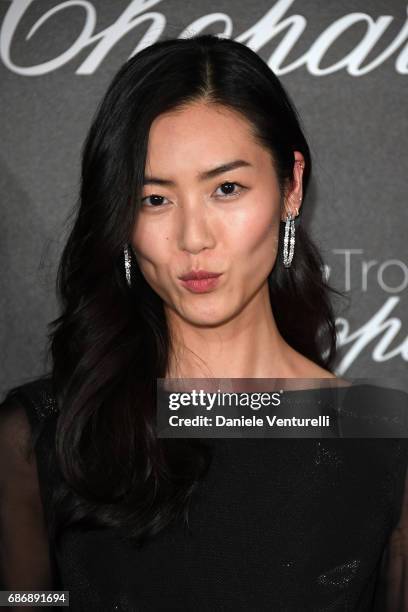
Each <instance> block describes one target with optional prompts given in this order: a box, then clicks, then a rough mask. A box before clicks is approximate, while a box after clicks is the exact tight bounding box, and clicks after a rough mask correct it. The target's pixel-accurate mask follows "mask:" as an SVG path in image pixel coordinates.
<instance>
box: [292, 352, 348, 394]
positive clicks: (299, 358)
mask: <svg viewBox="0 0 408 612" xmlns="http://www.w3.org/2000/svg"><path fill="white" fill-rule="evenodd" d="M293 363H294V367H295V369H296V378H305V379H316V378H319V379H320V378H321V379H323V378H325V379H326V378H327V379H331V380H332V381H333V383H334V384H335V385H336V386H337V385H339V386H347V387H348V386H350V385H351V383H350V381H347V380H346V379H344V378H341V377H338V376H336V374H333V372H330V370H326V369H325V368H323V367H321V366H319V365H318V364H317V363H315V362H314V361H312V360H311V359H308V358H307V357H305V356H304V355H301V354H300V353H298V352H296V353H295V358H294V361H293ZM311 384H312V382H311Z"/></svg>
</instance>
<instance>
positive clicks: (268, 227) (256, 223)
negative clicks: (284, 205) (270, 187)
mask: <svg viewBox="0 0 408 612" xmlns="http://www.w3.org/2000/svg"><path fill="white" fill-rule="evenodd" d="M279 220H280V215H279V210H278V209H276V210H275V209H274V208H273V207H271V205H270V204H269V205H268V206H258V207H256V209H255V208H254V212H253V213H251V214H247V215H245V216H243V217H242V219H241V222H240V223H239V224H235V225H234V226H232V228H231V233H230V236H231V238H232V240H231V244H233V245H234V246H233V247H232V250H233V252H234V256H235V257H236V258H237V259H239V260H240V262H241V264H242V265H243V266H244V268H248V269H250V270H251V271H252V273H253V272H254V271H256V270H258V269H259V270H260V271H261V272H263V271H264V269H266V268H268V267H271V264H273V262H274V261H275V257H276V251H277V246H278V241H279V223H280V221H279Z"/></svg>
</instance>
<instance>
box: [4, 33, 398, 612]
mask: <svg viewBox="0 0 408 612" xmlns="http://www.w3.org/2000/svg"><path fill="white" fill-rule="evenodd" d="M311 167H312V161H311V155H310V151H309V147H308V145H307V142H306V140H305V137H304V135H303V132H302V129H301V127H300V122H299V118H298V116H297V113H296V110H295V108H294V106H293V104H292V102H291V101H290V99H289V97H288V95H287V93H286V92H285V91H284V89H283V87H282V85H281V84H280V82H279V80H278V79H277V78H276V76H275V75H274V74H273V72H272V71H271V70H270V69H269V67H268V66H267V65H266V64H265V63H264V62H263V61H262V60H261V59H260V58H259V56H258V55H257V54H256V53H254V52H252V51H251V50H249V49H248V48H247V47H245V46H244V45H241V44H239V43H237V42H234V41H232V40H228V39H222V38H217V37H215V36H211V35H201V36H196V37H193V38H190V39H182V40H165V41H162V42H159V43H156V44H153V45H151V46H150V47H148V48H146V49H144V50H143V51H141V52H140V53H138V54H137V55H136V56H135V57H133V58H132V59H130V60H129V61H128V62H127V63H126V64H125V65H124V66H123V67H122V68H121V69H120V71H119V72H118V74H117V75H116V76H115V78H114V79H113V82H112V83H111V85H110V87H109V89H108V91H107V93H106V95H105V97H104V99H103V101H102V103H101V105H100V107H99V109H98V112H97V114H96V117H95V119H94V121H93V123H92V126H91V128H90V131H89V134H88V137H87V140H86V143H85V147H84V152H83V162H82V183H81V194H80V201H79V207H78V211H77V214H76V218H75V223H74V226H73V228H72V231H71V234H70V237H69V239H68V242H67V245H66V247H65V249H64V252H63V255H62V259H61V263H60V267H59V272H58V291H59V296H60V299H61V316H60V317H59V318H58V319H57V320H56V321H54V322H53V327H52V332H51V334H50V340H51V353H52V364H53V366H52V371H51V373H50V375H49V376H48V377H44V378H43V379H40V380H37V381H34V382H32V383H30V384H27V385H24V386H21V387H19V388H17V389H14V390H12V391H11V392H10V393H9V394H8V395H7V397H6V399H5V401H4V402H3V404H2V406H1V409H0V449H1V450H0V453H1V456H0V491H1V492H2V496H1V504H2V511H1V522H2V525H1V526H2V549H1V550H2V553H1V555H2V556H1V560H2V571H3V582H4V588H8V589H17V588H19V589H65V590H69V591H70V606H71V608H72V609H73V610H138V611H139V610H149V611H150V610H152V611H153V610H154V611H157V610H193V609H194V610H234V611H235V610H244V609H245V610H248V609H254V610H282V611H283V610H285V611H286V610H291V611H292V610H293V611H299V610H316V611H317V610H320V611H322V610H372V609H374V606H376V609H385V608H384V605H385V599H384V597H385V595H384V592H385V589H384V586H383V583H382V579H381V576H382V574H380V569H381V567H380V566H381V562H383V567H384V568H385V565H386V563H385V561H384V559H385V553H386V550H388V549H386V546H387V544H388V543H390V542H396V543H398V542H397V540H398V541H399V539H398V535H399V534H401V533H405V531H402V530H401V529H400V528H399V529H397V530H394V531H393V529H394V528H395V527H396V526H397V522H398V519H399V518H400V516H401V509H402V493H403V478H404V475H405V468H406V462H407V459H406V457H407V451H406V444H405V443H403V441H402V440H396V439H384V440H376V439H374V440H366V439H362V440H352V439H342V440H336V439H335V440H333V439H332V440H324V441H321V440H320V441H319V440H316V439H291V440H285V439H280V440H271V439H269V440H268V439H249V438H248V439H245V438H243V439H239V440H237V439H231V440H230V439H228V440H227V439H218V440H216V439H213V440H211V441H203V440H199V439H198V440H193V439H189V438H185V439H178V440H174V439H160V438H159V437H158V436H157V432H156V431H155V427H154V425H155V400H156V389H155V383H156V379H157V378H164V379H173V378H186V379H189V378H213V377H215V378H245V379H258V378H263V379H270V378H273V379H275V378H278V379H289V382H288V381H286V388H287V389H289V390H288V394H289V395H288V397H289V403H290V402H291V401H292V400H295V401H298V399H299V393H300V394H301V396H302V397H308V398H309V399H310V398H312V400H313V401H315V400H317V396H316V394H317V395H318V397H319V398H320V397H325V398H326V399H327V401H330V394H331V393H330V387H329V390H328V393H327V395H325V394H323V395H322V396H321V394H320V391H321V389H319V385H318V384H317V382H316V379H331V382H332V384H333V388H335V387H336V386H337V385H338V384H340V385H341V384H344V382H345V381H338V380H337V379H336V377H335V375H334V374H333V372H332V371H331V365H332V363H333V360H334V357H335V350H336V335H335V326H334V318H333V311H332V307H331V304H330V300H329V291H333V290H332V289H331V288H330V287H329V286H328V285H327V283H326V281H325V280H324V277H323V274H322V260H321V257H320V255H319V253H318V250H317V249H316V247H315V246H314V244H313V243H312V241H311V240H310V238H309V237H308V236H307V234H306V232H305V230H304V229H303V227H302V225H301V224H300V223H299V221H300V218H301V213H302V210H303V203H302V202H303V201H304V199H305V197H306V194H307V188H308V184H309V180H310V176H311ZM294 228H296V231H295V232H294ZM285 233H288V236H287V238H285ZM293 235H294V239H293V240H291V238H292V236H293ZM290 379H295V380H298V379H305V380H304V381H302V384H301V385H300V391H296V390H294V389H293V388H292V389H290ZM283 382H284V381H283ZM308 387H309V388H308ZM365 391H366V392H367V398H370V399H367V401H372V399H373V397H374V396H375V397H376V398H378V397H379V398H380V404H381V403H382V402H389V401H390V396H389V393H388V394H387V392H386V391H385V390H381V389H380V388H379V387H378V388H376V387H375V388H374V391H375V393H374V394H373V393H372V391H373V390H372V389H369V388H366V389H365ZM370 391H371V395H369V392H370ZM31 438H33V447H34V449H35V452H34V453H33V454H31V455H29V454H28V451H29V449H30V445H31V443H32V442H31ZM401 524H402V523H400V527H401ZM391 535H392V540H391V539H390V538H391ZM395 546H396V544H393V548H392V550H393V551H394V552H395V550H396V549H395ZM388 566H391V564H389V563H388ZM392 567H394V574H393V577H394V583H395V584H394V586H393V588H392V589H390V588H388V590H387V597H388V604H387V605H388V606H389V609H399V608H397V607H392V606H397V605H400V604H401V602H402V599H401V597H400V598H399V599H397V595H396V591H397V590H398V588H399V584H400V583H398V584H397V583H396V576H397V574H396V571H397V570H399V569H400V566H398V567H397V566H392ZM395 568H396V569H395Z"/></svg>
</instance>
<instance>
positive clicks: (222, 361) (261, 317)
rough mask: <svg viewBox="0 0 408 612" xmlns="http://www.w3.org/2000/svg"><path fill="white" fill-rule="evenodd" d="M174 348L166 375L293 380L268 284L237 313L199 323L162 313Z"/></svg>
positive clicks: (291, 355) (291, 358)
mask: <svg viewBox="0 0 408 612" xmlns="http://www.w3.org/2000/svg"><path fill="white" fill-rule="evenodd" d="M166 315H167V320H168V323H169V326H170V331H171V337H172V339H173V341H172V342H173V347H172V350H171V354H170V359H169V367H168V371H167V374H166V378H271V377H276V378H292V377H293V378H295V377H298V376H299V375H301V372H300V370H298V368H297V367H296V356H298V357H300V358H301V359H302V356H300V354H299V353H296V351H294V349H292V348H291V347H290V346H289V345H288V344H287V343H286V342H285V340H284V339H283V338H282V336H281V335H280V333H279V331H278V329H277V326H276V323H275V319H274V316H273V312H272V308H271V304H270V299H269V294H268V292H267V287H265V291H263V292H260V294H259V295H258V296H256V297H255V298H254V299H253V300H252V301H251V302H250V303H249V304H248V305H247V306H246V307H245V308H244V309H243V310H242V311H241V312H240V313H239V314H238V315H237V316H235V317H234V318H232V319H230V320H228V321H225V322H223V323H221V324H220V325H218V326H214V327H198V326H196V325H194V324H192V323H189V322H188V321H186V320H184V319H182V318H181V317H179V315H178V314H176V313H175V312H174V311H168V312H166Z"/></svg>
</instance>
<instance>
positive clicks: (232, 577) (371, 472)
mask: <svg viewBox="0 0 408 612" xmlns="http://www.w3.org/2000/svg"><path fill="white" fill-rule="evenodd" d="M381 393H383V394H384V396H383V397H384V401H385V402H390V401H392V393H393V392H392V391H387V390H382V391H381ZM295 395H296V392H293V396H292V397H295ZM57 418H58V412H57V410H56V406H55V402H54V400H53V397H52V395H51V393H50V384H49V380H48V379H39V380H38V381H35V382H34V383H30V384H27V385H24V386H22V387H20V388H19V389H18V391H17V392H16V393H14V394H13V395H11V396H10V395H9V396H8V397H7V398H6V399H5V401H3V403H2V404H1V405H0V586H1V588H3V589H19V590H29V589H30V590H34V589H65V590H69V591H70V602H71V603H70V610H74V611H79V610H81V611H82V610H84V611H85V610H86V611H90V610H96V611H104V610H126V611H132V612H133V611H135V612H136V611H137V612H140V611H146V612H159V611H165V610H166V611H169V610H170V611H176V610H177V611H184V610H185V611H190V610H191V611H193V610H194V611H198V612H207V611H208V612H210V611H211V612H212V611H230V610H231V611H234V612H235V611H241V610H242V611H243V610H245V611H247V610H258V611H266V610H268V611H270V610H274V611H279V612H281V611H282V612H286V611H287V612H299V611H313V612H329V611H330V612H340V611H342V612H343V611H344V612H345V611H347V612H350V611H351V610H359V611H366V610H374V611H375V612H403V611H405V610H407V611H408V576H407V570H406V565H407V563H406V561H407V557H408V483H406V478H405V476H406V470H407V458H408V450H407V440H406V439H404V438H400V439H389V438H382V439H381V438H378V439H310V438H309V439H305V438H304V439H296V438H292V439H284V438H280V439H264V438H261V439H245V438H242V439H213V440H211V441H209V442H210V443H211V444H212V447H213V453H214V454H213V462H212V465H211V468H210V471H209V473H208V474H207V476H206V478H205V480H204V481H203V482H202V483H201V485H200V487H199V489H198V490H197V492H196V496H195V498H194V500H193V504H192V506H191V513H190V519H189V530H188V529H187V528H186V527H185V526H183V525H182V524H181V523H180V524H179V525H174V526H172V527H169V528H168V529H166V530H164V531H163V532H162V533H160V534H159V535H157V536H156V537H155V538H154V539H153V540H151V541H150V542H148V543H147V544H146V545H145V546H144V547H142V548H140V549H137V548H135V547H133V546H132V545H131V543H130V542H129V543H128V544H127V543H126V542H124V541H123V539H121V538H119V537H118V534H117V533H115V532H114V530H100V529H95V530H92V529H90V530H88V531H86V532H84V531H83V530H82V531H79V530H76V529H75V528H73V527H72V528H70V529H68V530H67V531H66V532H65V533H64V534H63V538H62V543H61V547H60V548H58V550H56V547H55V546H54V543H53V542H52V540H51V538H50V536H49V533H48V532H49V530H48V524H49V516H50V514H49V513H50V511H51V506H50V504H51V492H52V490H53V487H55V484H56V482H57V479H58V470H57V469H56V465H55V452H54V441H55V425H56V421H57ZM34 442H35V444H34ZM33 448H34V451H33V452H30V451H31V450H32V449H33ZM27 609H28V608H25V610H27Z"/></svg>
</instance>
